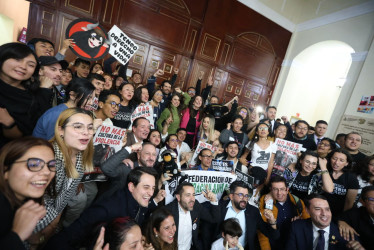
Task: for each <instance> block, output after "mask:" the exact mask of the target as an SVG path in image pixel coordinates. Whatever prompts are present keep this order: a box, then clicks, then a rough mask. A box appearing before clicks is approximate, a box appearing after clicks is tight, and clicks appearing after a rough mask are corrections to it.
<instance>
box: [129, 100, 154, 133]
mask: <svg viewBox="0 0 374 250" xmlns="http://www.w3.org/2000/svg"><path fill="white" fill-rule="evenodd" d="M139 117H144V118H146V119H147V120H148V121H149V123H150V124H151V129H154V128H155V124H154V120H153V107H152V105H150V104H149V103H146V104H144V105H139V106H138V107H136V109H135V110H134V112H133V113H132V114H131V126H130V128H131V127H132V123H133V122H134V121H135V119H136V118H139Z"/></svg>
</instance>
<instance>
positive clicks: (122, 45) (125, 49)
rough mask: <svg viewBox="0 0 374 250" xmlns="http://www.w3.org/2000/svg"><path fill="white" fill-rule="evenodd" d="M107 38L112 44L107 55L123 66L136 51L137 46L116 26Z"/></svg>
mask: <svg viewBox="0 0 374 250" xmlns="http://www.w3.org/2000/svg"><path fill="white" fill-rule="evenodd" d="M109 38H110V40H111V42H112V44H111V45H110V47H109V54H111V55H112V56H113V57H114V58H116V59H117V61H119V62H120V63H121V64H123V65H125V64H126V63H127V62H128V61H129V60H130V58H131V57H132V56H133V55H134V54H135V52H136V51H137V50H138V45H137V44H136V43H135V42H134V41H133V40H131V38H130V37H128V36H127V35H126V34H125V33H124V32H123V31H122V30H120V29H119V28H118V27H117V26H116V25H114V26H113V27H112V28H111V29H110V31H109Z"/></svg>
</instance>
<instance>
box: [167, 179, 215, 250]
mask: <svg viewBox="0 0 374 250" xmlns="http://www.w3.org/2000/svg"><path fill="white" fill-rule="evenodd" d="M175 193H176V194H175V198H176V199H175V200H174V201H172V202H171V203H169V204H168V205H167V206H166V208H167V209H168V210H170V211H171V213H172V214H173V217H174V221H175V225H176V227H177V232H176V233H177V235H178V249H179V250H189V249H201V250H202V249H203V248H202V246H201V244H200V242H199V240H198V232H199V227H200V219H201V220H204V221H208V222H210V223H217V222H218V221H219V218H220V216H219V207H218V201H217V197H216V195H215V194H214V193H213V192H211V191H209V190H207V192H205V193H204V196H205V197H206V198H207V199H208V200H209V201H210V203H211V206H210V207H211V211H209V210H208V209H207V208H205V207H204V206H202V205H201V204H200V203H199V202H198V201H196V200H195V188H194V186H193V185H192V184H191V183H189V182H183V183H181V184H180V185H179V186H178V188H177V190H176V191H175Z"/></svg>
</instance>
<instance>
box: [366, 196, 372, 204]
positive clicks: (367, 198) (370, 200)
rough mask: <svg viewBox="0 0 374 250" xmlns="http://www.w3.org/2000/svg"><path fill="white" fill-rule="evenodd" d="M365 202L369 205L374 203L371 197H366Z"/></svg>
mask: <svg viewBox="0 0 374 250" xmlns="http://www.w3.org/2000/svg"><path fill="white" fill-rule="evenodd" d="M365 200H367V201H368V202H370V203H374V198H373V197H366V198H365Z"/></svg>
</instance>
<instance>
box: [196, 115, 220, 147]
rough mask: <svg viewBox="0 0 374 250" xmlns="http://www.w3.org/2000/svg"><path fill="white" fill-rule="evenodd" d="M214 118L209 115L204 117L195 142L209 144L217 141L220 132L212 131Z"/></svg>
mask: <svg viewBox="0 0 374 250" xmlns="http://www.w3.org/2000/svg"><path fill="white" fill-rule="evenodd" d="M214 125H215V118H214V117H213V116H211V115H209V116H206V117H204V119H203V120H202V122H201V124H200V129H199V134H198V137H197V142H199V141H203V142H206V143H209V144H213V142H215V141H218V138H219V135H220V132H219V131H218V130H215V129H214Z"/></svg>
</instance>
